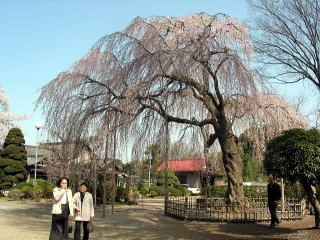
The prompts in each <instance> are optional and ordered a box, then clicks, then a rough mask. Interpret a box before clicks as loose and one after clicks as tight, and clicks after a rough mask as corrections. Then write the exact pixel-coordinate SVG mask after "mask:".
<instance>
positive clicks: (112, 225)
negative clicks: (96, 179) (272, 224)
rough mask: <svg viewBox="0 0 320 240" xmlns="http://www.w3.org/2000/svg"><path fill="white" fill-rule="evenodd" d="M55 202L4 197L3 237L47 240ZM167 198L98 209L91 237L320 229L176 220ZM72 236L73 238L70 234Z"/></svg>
mask: <svg viewBox="0 0 320 240" xmlns="http://www.w3.org/2000/svg"><path fill="white" fill-rule="evenodd" d="M50 210H51V204H50V203H48V202H40V203H35V202H29V201H22V202H15V201H7V200H0V226H1V228H0V229H1V231H0V240H22V239H28V240H45V239H48V235H49V231H50V224H51V214H50ZM163 213H164V210H163V199H148V200H145V201H144V203H143V204H142V202H141V201H140V202H139V205H136V206H115V208H114V213H113V214H112V213H111V207H110V206H107V214H106V217H105V218H102V209H101V207H98V208H97V209H96V221H95V222H96V229H95V231H94V232H93V233H92V234H91V235H90V239H95V240H104V239H120V240H125V239H126V240H127V239H136V240H138V239H168V240H171V239H172V240H173V239H177V240H184V239H212V240H240V239H255V240H257V239H269V240H280V239H281V240H282V239H289V240H302V239H303V240H305V239H308V240H315V239H320V231H319V230H317V229H312V227H313V225H314V219H313V216H306V217H305V219H304V220H303V221H295V222H282V223H281V224H280V225H279V226H278V227H277V228H275V229H270V228H268V223H250V224H230V223H204V222H188V221H181V220H176V219H173V218H170V217H166V216H164V214H163ZM70 239H73V236H72V234H70Z"/></svg>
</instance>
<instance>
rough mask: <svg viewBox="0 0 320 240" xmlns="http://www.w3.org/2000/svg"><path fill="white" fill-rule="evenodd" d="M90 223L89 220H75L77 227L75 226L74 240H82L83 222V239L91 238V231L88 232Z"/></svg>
mask: <svg viewBox="0 0 320 240" xmlns="http://www.w3.org/2000/svg"><path fill="white" fill-rule="evenodd" d="M88 223H89V221H75V228H74V240H81V239H80V235H81V224H83V225H82V226H83V237H82V240H88V239H89V232H88V228H87V226H88Z"/></svg>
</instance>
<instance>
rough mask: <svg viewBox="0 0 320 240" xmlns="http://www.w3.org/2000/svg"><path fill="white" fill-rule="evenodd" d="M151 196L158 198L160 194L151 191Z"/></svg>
mask: <svg viewBox="0 0 320 240" xmlns="http://www.w3.org/2000/svg"><path fill="white" fill-rule="evenodd" d="M150 196H151V197H158V196H159V194H158V193H157V192H156V191H150Z"/></svg>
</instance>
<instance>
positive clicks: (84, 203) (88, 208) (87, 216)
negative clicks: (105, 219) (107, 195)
mask: <svg viewBox="0 0 320 240" xmlns="http://www.w3.org/2000/svg"><path fill="white" fill-rule="evenodd" d="M88 187H89V186H88V184H87V183H84V182H83V183H81V184H80V191H79V192H77V193H75V194H74V196H73V202H74V206H75V218H74V220H75V229H74V240H80V228H81V224H83V238H82V239H83V240H88V239H89V231H88V223H89V222H90V220H93V218H94V207H93V198H92V194H91V193H89V192H87V190H88Z"/></svg>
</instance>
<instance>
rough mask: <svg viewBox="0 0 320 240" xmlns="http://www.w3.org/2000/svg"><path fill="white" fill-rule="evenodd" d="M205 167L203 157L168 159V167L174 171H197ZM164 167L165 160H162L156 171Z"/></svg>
mask: <svg viewBox="0 0 320 240" xmlns="http://www.w3.org/2000/svg"><path fill="white" fill-rule="evenodd" d="M205 167H206V161H205V160H204V159H193V158H192V159H169V161H168V168H169V169H171V170H173V171H174V172H197V171H201V170H203V169H204V168H205ZM163 169H165V161H162V163H161V164H160V166H159V167H158V168H157V171H161V170H163Z"/></svg>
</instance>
